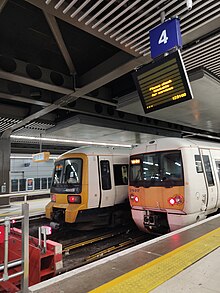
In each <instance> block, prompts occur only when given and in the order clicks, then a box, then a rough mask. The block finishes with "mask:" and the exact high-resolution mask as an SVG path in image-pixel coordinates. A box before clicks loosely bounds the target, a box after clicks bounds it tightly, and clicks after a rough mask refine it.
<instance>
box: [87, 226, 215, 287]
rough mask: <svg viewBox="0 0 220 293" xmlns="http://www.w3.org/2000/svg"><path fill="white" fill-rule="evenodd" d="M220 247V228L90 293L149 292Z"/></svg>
mask: <svg viewBox="0 0 220 293" xmlns="http://www.w3.org/2000/svg"><path fill="white" fill-rule="evenodd" d="M219 246H220V228H218V229H216V230H214V231H212V232H209V233H208V234H205V235H204V236H201V237H199V238H197V239H195V240H193V241H191V242H189V243H187V244H185V245H183V246H181V247H179V248H177V249H175V250H173V251H171V252H169V253H167V254H165V255H163V256H161V257H159V258H157V259H155V260H153V261H151V262H149V263H147V264H146V265H143V266H141V267H139V268H137V269H135V270H133V271H131V272H129V273H126V274H124V275H122V276H120V277H118V278H116V279H114V280H112V281H110V282H108V283H106V284H104V285H102V286H100V287H98V288H96V289H94V290H92V291H90V293H99V292H100V293H125V292H129V293H146V292H149V291H151V290H153V289H155V288H156V287H158V286H159V285H161V284H162V283H164V282H166V281H167V280H169V279H170V278H172V277H173V276H175V275H177V274H178V273H179V272H181V271H183V270H184V269H185V268H187V267H189V266H190V265H192V264H193V263H195V262H196V261H198V260H199V259H201V258H202V257H204V256H205V255H207V254H208V253H210V252H211V251H213V250H214V249H216V248H218V247H219Z"/></svg>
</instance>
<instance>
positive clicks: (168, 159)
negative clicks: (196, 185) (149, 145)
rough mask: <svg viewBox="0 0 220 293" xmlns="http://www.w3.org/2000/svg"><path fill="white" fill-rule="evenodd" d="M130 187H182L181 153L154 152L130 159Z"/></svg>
mask: <svg viewBox="0 0 220 293" xmlns="http://www.w3.org/2000/svg"><path fill="white" fill-rule="evenodd" d="M130 185H133V186H144V187H150V186H165V187H166V186H181V185H183V167H182V158H181V152H180V151H168V152H155V153H149V154H141V155H139V156H135V157H131V161H130Z"/></svg>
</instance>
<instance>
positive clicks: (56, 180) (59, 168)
mask: <svg viewBox="0 0 220 293" xmlns="http://www.w3.org/2000/svg"><path fill="white" fill-rule="evenodd" d="M62 174H63V161H61V162H57V163H56V164H55V167H54V175H53V186H58V185H60V184H61V181H62Z"/></svg>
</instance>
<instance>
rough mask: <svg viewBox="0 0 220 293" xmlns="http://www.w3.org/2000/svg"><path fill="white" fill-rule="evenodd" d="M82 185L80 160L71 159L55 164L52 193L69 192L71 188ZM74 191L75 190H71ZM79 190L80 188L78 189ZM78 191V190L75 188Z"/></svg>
mask: <svg viewBox="0 0 220 293" xmlns="http://www.w3.org/2000/svg"><path fill="white" fill-rule="evenodd" d="M81 185H82V159H79V158H71V159H65V160H61V161H59V162H56V163H55V166H54V174H53V181H52V185H51V191H52V192H62V191H61V189H63V191H64V192H65V190H66V191H67V192H68V191H71V188H72V187H80V186H81ZM73 189H74V190H75V188H73ZM80 189H81V188H80ZM77 190H78V191H79V188H77Z"/></svg>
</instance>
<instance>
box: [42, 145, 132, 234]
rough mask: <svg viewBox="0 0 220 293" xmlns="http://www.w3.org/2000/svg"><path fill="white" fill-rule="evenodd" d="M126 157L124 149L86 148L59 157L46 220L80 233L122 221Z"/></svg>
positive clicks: (126, 205)
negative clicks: (65, 224) (76, 229)
mask: <svg viewBox="0 0 220 293" xmlns="http://www.w3.org/2000/svg"><path fill="white" fill-rule="evenodd" d="M129 154H130V150H128V149H119V148H118V149H116V148H115V149H114V148H110V147H93V146H92V147H91V146H86V147H81V148H77V149H74V150H71V151H69V152H66V153H64V154H63V155H61V156H60V157H59V158H58V159H57V160H56V162H55V166H54V173H53V179H52V185H51V202H50V203H49V204H48V205H47V206H46V217H47V218H49V219H51V220H52V221H54V222H55V223H56V222H57V223H71V224H73V223H74V225H75V227H76V228H81V229H82V228H86V229H92V228H95V227H99V226H109V225H114V224H115V225H116V224H117V223H121V222H122V221H126V216H128V213H129V215H130V206H129V201H128V164H129Z"/></svg>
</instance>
